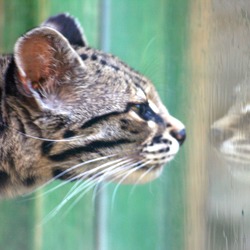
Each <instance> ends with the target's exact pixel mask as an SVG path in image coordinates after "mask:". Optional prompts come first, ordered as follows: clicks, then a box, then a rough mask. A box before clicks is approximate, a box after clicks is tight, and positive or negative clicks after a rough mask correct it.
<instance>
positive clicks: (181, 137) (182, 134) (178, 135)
mask: <svg viewBox="0 0 250 250" xmlns="http://www.w3.org/2000/svg"><path fill="white" fill-rule="evenodd" d="M170 134H171V135H172V136H173V137H174V138H175V139H176V140H177V141H178V142H179V144H180V146H181V145H182V144H183V142H184V141H185V139H186V129H182V130H179V131H176V130H172V131H171V132H170Z"/></svg>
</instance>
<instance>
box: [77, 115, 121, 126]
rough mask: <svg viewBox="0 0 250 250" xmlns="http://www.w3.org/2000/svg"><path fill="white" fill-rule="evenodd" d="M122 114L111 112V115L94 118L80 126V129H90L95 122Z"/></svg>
mask: <svg viewBox="0 0 250 250" xmlns="http://www.w3.org/2000/svg"><path fill="white" fill-rule="evenodd" d="M122 113H123V112H121V113H120V112H112V113H109V114H105V115H101V116H96V117H94V118H92V119H91V120H89V121H87V122H85V123H84V124H83V125H82V126H81V129H86V128H89V127H91V126H92V125H94V124H95V123H97V122H101V121H102V120H106V119H108V118H109V117H110V116H114V115H119V114H122Z"/></svg>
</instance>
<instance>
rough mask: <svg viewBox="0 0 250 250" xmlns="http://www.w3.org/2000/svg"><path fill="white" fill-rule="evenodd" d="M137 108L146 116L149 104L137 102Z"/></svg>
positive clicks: (141, 114)
mask: <svg viewBox="0 0 250 250" xmlns="http://www.w3.org/2000/svg"><path fill="white" fill-rule="evenodd" d="M135 106H136V109H137V110H138V114H139V115H140V116H144V115H145V113H146V112H147V105H146V104H144V103H142V104H136V105H135Z"/></svg>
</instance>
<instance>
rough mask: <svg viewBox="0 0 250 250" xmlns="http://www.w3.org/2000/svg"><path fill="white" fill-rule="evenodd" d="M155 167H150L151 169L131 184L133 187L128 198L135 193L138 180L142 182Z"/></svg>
mask: <svg viewBox="0 0 250 250" xmlns="http://www.w3.org/2000/svg"><path fill="white" fill-rule="evenodd" d="M154 167H155V166H152V167H151V168H149V169H148V170H147V171H146V172H144V173H143V174H141V176H140V178H138V180H137V181H136V182H135V183H134V184H133V187H132V189H131V191H130V194H129V197H130V196H131V195H132V194H133V192H134V191H135V188H136V187H137V184H138V183H139V182H140V180H142V179H143V178H144V177H145V176H146V175H147V174H148V173H150V172H151V171H152V169H154Z"/></svg>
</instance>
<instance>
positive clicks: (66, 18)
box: [42, 13, 88, 47]
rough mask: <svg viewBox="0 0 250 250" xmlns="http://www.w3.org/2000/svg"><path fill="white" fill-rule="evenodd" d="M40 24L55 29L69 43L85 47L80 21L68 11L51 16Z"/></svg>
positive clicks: (85, 40)
mask: <svg viewBox="0 0 250 250" xmlns="http://www.w3.org/2000/svg"><path fill="white" fill-rule="evenodd" d="M42 26H46V27H50V28H53V29H55V30H57V31H58V32H60V33H61V34H62V35H63V36H64V37H65V38H67V40H68V41H69V43H70V44H71V45H76V46H80V47H85V46H87V44H88V43H87V39H86V37H85V34H84V31H83V29H82V27H81V25H80V23H79V22H78V20H77V19H76V18H74V17H72V16H70V15H69V14H68V13H62V14H59V15H56V16H52V17H50V18H48V19H47V20H46V21H45V22H44V23H42Z"/></svg>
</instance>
